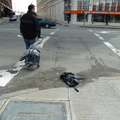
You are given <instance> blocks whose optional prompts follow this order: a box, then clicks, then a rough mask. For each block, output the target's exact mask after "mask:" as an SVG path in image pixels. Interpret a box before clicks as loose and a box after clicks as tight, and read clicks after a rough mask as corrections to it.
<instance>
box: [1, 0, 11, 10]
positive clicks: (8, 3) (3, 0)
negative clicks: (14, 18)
mask: <svg viewBox="0 0 120 120" xmlns="http://www.w3.org/2000/svg"><path fill="white" fill-rule="evenodd" d="M0 2H1V3H3V4H5V5H6V6H7V7H9V8H11V9H12V0H0Z"/></svg>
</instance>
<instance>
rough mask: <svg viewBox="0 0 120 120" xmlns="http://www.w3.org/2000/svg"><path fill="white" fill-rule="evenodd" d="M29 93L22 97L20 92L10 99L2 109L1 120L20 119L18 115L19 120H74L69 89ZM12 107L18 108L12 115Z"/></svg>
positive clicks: (23, 94)
mask: <svg viewBox="0 0 120 120" xmlns="http://www.w3.org/2000/svg"><path fill="white" fill-rule="evenodd" d="M27 92H28V91H27ZM27 92H26V93H23V92H22V93H21V95H20V91H19V93H18V94H17V92H16V95H14V96H13V97H12V96H11V97H9V102H7V103H6V105H4V108H3V109H2V112H1V116H0V118H1V120H2V119H3V120H4V118H6V117H7V118H8V119H10V120H11V119H13V118H15V117H18V114H19V118H23V117H24V118H23V119H27V118H28V117H29V118H35V119H36V120H37V119H43V118H48V117H49V119H50V120H54V119H55V120H56V119H57V118H56V116H57V117H58V116H59V119H60V120H61V119H62V120H63V119H65V120H72V119H71V114H70V106H69V101H68V89H67V88H54V89H47V90H38V91H31V92H29V93H27ZM58 93H59V94H58ZM10 106H12V108H16V109H14V110H12V111H13V112H12V113H10V112H11V107H10ZM30 108H32V109H30ZM23 109H24V111H23ZM39 109H40V110H39ZM38 111H39V112H38ZM13 113H14V114H13Z"/></svg>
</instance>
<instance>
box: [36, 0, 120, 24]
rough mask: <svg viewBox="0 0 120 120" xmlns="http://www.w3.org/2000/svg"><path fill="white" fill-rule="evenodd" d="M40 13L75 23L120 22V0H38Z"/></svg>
mask: <svg viewBox="0 0 120 120" xmlns="http://www.w3.org/2000/svg"><path fill="white" fill-rule="evenodd" d="M37 7H38V15H40V16H43V17H47V18H50V19H54V20H57V21H61V22H64V21H68V20H70V22H71V23H73V24H83V23H84V22H85V23H86V24H103V23H104V22H105V21H106V17H109V22H110V23H111V24H116V23H120V0H37Z"/></svg>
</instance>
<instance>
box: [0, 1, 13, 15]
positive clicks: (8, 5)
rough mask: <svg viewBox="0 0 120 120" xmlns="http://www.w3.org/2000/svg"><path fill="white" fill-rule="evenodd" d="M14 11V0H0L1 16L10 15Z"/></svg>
mask: <svg viewBox="0 0 120 120" xmlns="http://www.w3.org/2000/svg"><path fill="white" fill-rule="evenodd" d="M11 12H12V0H0V17H7V16H10V14H11Z"/></svg>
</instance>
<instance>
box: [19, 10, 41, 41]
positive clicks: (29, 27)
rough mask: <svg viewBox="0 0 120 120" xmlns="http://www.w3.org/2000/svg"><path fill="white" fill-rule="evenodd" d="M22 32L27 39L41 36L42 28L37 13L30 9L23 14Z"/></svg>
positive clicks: (21, 21)
mask: <svg viewBox="0 0 120 120" xmlns="http://www.w3.org/2000/svg"><path fill="white" fill-rule="evenodd" d="M20 32H21V33H22V34H23V37H24V38H25V39H34V38H36V37H39V38H40V36H41V28H40V24H39V22H38V20H37V17H36V14H35V13H33V12H31V11H28V12H27V13H26V14H25V15H23V16H22V18H21V19H20Z"/></svg>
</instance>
